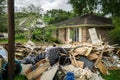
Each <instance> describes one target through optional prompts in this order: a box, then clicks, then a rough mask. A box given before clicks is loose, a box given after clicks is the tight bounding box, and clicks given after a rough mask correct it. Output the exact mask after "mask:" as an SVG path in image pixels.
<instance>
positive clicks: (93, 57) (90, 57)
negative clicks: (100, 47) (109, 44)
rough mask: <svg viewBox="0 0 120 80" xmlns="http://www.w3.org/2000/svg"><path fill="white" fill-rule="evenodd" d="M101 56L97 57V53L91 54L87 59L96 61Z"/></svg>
mask: <svg viewBox="0 0 120 80" xmlns="http://www.w3.org/2000/svg"><path fill="white" fill-rule="evenodd" d="M98 57H99V56H98V55H97V52H95V53H91V54H90V55H89V56H88V57H87V58H88V59H89V60H95V59H97V58H98Z"/></svg>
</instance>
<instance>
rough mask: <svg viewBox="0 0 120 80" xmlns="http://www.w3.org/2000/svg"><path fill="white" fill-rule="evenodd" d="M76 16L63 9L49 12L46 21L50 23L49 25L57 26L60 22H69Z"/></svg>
mask: <svg viewBox="0 0 120 80" xmlns="http://www.w3.org/2000/svg"><path fill="white" fill-rule="evenodd" d="M73 16H74V15H73V14H72V13H71V12H67V11H64V10H62V9H59V10H56V9H53V10H50V11H47V12H46V14H44V21H46V22H48V24H55V23H58V22H60V21H64V20H67V19H69V18H71V17H73Z"/></svg>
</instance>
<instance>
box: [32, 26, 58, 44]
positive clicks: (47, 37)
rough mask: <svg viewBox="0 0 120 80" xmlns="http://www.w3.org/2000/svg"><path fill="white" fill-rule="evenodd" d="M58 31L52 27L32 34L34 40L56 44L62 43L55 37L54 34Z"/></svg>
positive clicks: (35, 30) (34, 31) (40, 29)
mask: <svg viewBox="0 0 120 80" xmlns="http://www.w3.org/2000/svg"><path fill="white" fill-rule="evenodd" d="M55 30H56V27H55V26H53V25H50V26H48V27H45V28H36V29H34V30H33V32H32V39H35V40H37V41H40V42H56V43H60V41H59V40H58V39H57V38H55V37H53V36H52V34H54V33H53V32H54V31H55Z"/></svg>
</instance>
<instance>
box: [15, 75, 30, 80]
mask: <svg viewBox="0 0 120 80" xmlns="http://www.w3.org/2000/svg"><path fill="white" fill-rule="evenodd" d="M15 80H28V79H27V78H26V76H24V75H16V76H15Z"/></svg>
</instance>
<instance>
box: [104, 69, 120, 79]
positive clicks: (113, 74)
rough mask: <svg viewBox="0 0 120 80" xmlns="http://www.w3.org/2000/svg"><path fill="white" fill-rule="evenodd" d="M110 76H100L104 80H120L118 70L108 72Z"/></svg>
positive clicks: (119, 71)
mask: <svg viewBox="0 0 120 80" xmlns="http://www.w3.org/2000/svg"><path fill="white" fill-rule="evenodd" d="M109 73H110V75H102V77H103V78H104V79H105V80H120V69H119V70H110V71H109Z"/></svg>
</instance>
